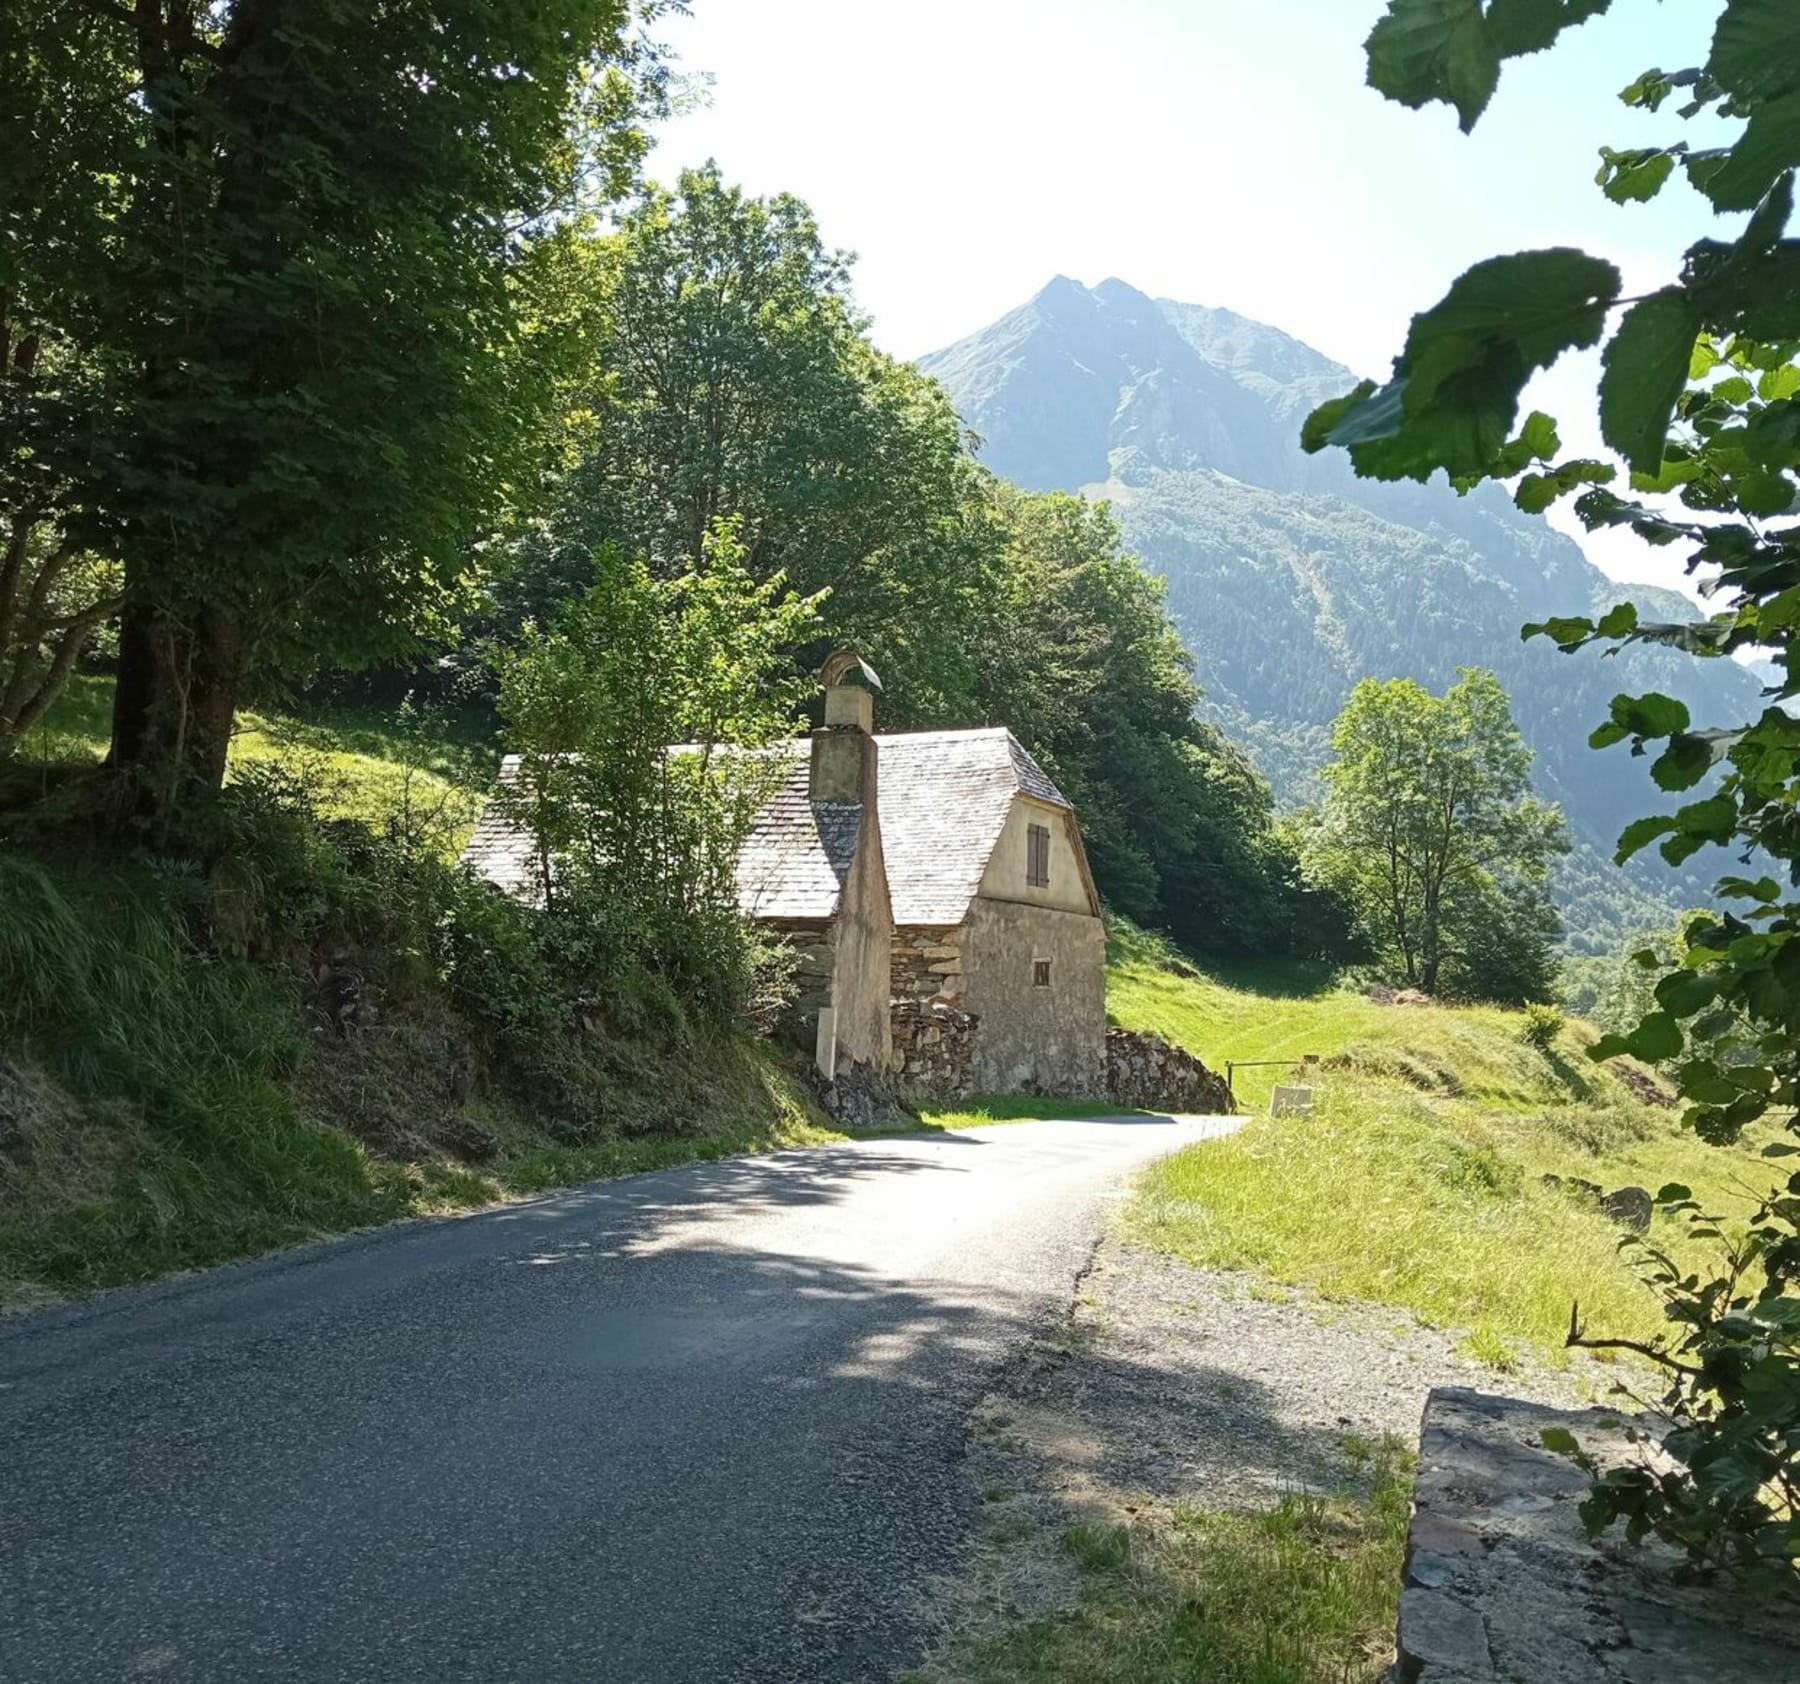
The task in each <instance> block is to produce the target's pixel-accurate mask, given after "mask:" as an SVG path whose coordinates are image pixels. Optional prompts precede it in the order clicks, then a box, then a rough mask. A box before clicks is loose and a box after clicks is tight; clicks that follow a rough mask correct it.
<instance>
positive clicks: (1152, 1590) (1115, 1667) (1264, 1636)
mask: <svg viewBox="0 0 1800 1684" xmlns="http://www.w3.org/2000/svg"><path fill="white" fill-rule="evenodd" d="M1345 1450H1346V1453H1347V1455H1348V1457H1349V1458H1350V1459H1351V1461H1352V1463H1353V1467H1354V1472H1353V1475H1352V1477H1351V1478H1350V1479H1348V1480H1347V1481H1346V1483H1345V1485H1344V1487H1343V1488H1342V1489H1340V1490H1338V1491H1337V1492H1335V1493H1333V1494H1331V1495H1329V1496H1327V1495H1320V1494H1315V1493H1309V1492H1291V1493H1288V1494H1285V1495H1283V1496H1282V1497H1281V1498H1280V1499H1279V1500H1278V1501H1276V1502H1275V1503H1273V1504H1272V1505H1269V1506H1267V1507H1264V1508H1261V1509H1256V1510H1250V1511H1218V1510H1209V1509H1203V1508H1196V1507H1192V1506H1189V1505H1182V1504H1177V1505H1175V1506H1174V1507H1172V1508H1165V1507H1160V1506H1152V1507H1147V1508H1145V1509H1143V1510H1141V1511H1140V1512H1139V1514H1138V1515H1137V1516H1135V1517H1134V1518H1133V1519H1132V1520H1131V1521H1130V1522H1129V1523H1128V1524H1121V1525H1097V1524H1090V1523H1077V1524H1075V1525H1072V1526H1069V1527H1067V1528H1066V1529H1064V1530H1063V1532H1062V1533H1061V1536H1060V1540H1059V1543H1060V1548H1061V1550H1062V1551H1063V1553H1064V1554H1065V1555H1066V1556H1067V1557H1068V1558H1069V1559H1070V1560H1072V1561H1073V1563H1074V1564H1075V1567H1076V1569H1077V1572H1078V1585H1079V1590H1078V1599H1077V1601H1076V1603H1075V1605H1074V1606H1073V1607H1072V1608H1066V1609H1063V1610H1060V1611H1058V1612H1055V1613H1051V1614H1048V1615H1044V1616H1041V1617H1039V1618H1036V1619H1032V1620H1028V1621H1025V1622H1023V1623H1017V1624H1011V1625H1007V1626H1004V1627H1003V1628H1002V1629H1001V1630H1000V1631H998V1632H997V1633H993V1634H984V1635H981V1636H976V1637H972V1638H964V1639H962V1640H960V1641H957V1642H955V1643H953V1644H952V1645H951V1646H950V1647H949V1648H948V1649H947V1650H946V1651H945V1652H944V1653H943V1654H942V1655H941V1656H939V1657H937V1658H936V1659H935V1660H934V1661H933V1663H932V1665H931V1666H930V1667H928V1668H927V1669H926V1670H925V1671H923V1672H921V1673H919V1674H917V1675H915V1677H916V1679H917V1681H918V1684H937V1681H940V1680H948V1679H951V1678H955V1679H959V1680H964V1681H966V1684H1114V1681H1117V1680H1124V1679H1129V1680H1131V1681H1132V1684H1195V1681H1196V1680H1202V1679H1203V1680H1205V1681H1206V1684H1376V1681H1377V1680H1379V1679H1383V1678H1385V1677H1386V1676H1387V1672H1388V1667H1389V1663H1390V1661H1391V1658H1392V1654H1393V1632H1394V1620H1395V1613H1396V1609H1397V1604H1398V1598H1399V1586H1400V1559H1401V1554H1402V1551H1403V1549H1404V1545H1405V1536H1406V1523H1407V1515H1408V1511H1409V1505H1410V1501H1411V1493H1412V1475H1411V1464H1410V1458H1408V1457H1407V1456H1406V1455H1405V1454H1404V1453H1403V1452H1402V1451H1401V1450H1400V1449H1399V1447H1398V1446H1396V1445H1393V1444H1391V1443H1382V1444H1377V1445H1358V1444H1354V1443H1350V1444H1346V1446H1345Z"/></svg>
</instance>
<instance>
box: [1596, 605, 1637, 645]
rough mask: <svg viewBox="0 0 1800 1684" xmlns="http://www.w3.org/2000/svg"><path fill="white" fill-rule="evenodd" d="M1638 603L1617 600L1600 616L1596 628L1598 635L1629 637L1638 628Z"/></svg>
mask: <svg viewBox="0 0 1800 1684" xmlns="http://www.w3.org/2000/svg"><path fill="white" fill-rule="evenodd" d="M1637 625H1638V611H1637V604H1636V603H1632V602H1616V603H1614V604H1613V606H1612V607H1611V608H1609V609H1607V611H1606V612H1605V613H1604V614H1603V615H1601V616H1600V623H1599V625H1597V626H1596V627H1595V628H1594V635H1595V636H1596V637H1628V636H1629V635H1630V634H1631V633H1632V632H1634V631H1636V630H1637Z"/></svg>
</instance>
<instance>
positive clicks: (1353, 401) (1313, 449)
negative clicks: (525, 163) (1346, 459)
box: [1300, 380, 1375, 455]
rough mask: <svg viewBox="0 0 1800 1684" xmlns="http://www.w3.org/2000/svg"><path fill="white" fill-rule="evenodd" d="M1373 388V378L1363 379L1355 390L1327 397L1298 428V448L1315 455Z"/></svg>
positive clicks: (1329, 440)
mask: <svg viewBox="0 0 1800 1684" xmlns="http://www.w3.org/2000/svg"><path fill="white" fill-rule="evenodd" d="M1374 390H1375V382H1374V381H1373V380H1365V381H1363V382H1362V384H1361V385H1359V386H1358V387H1357V388H1356V390H1355V391H1353V392H1346V393H1345V394H1344V395H1343V396H1342V397H1341V398H1329V399H1327V400H1326V401H1325V402H1324V403H1322V404H1320V405H1319V407H1318V408H1317V409H1315V410H1314V411H1313V412H1312V414H1310V415H1309V416H1307V418H1306V420H1305V421H1304V422H1303V423H1302V424H1301V428H1300V448H1301V449H1302V450H1304V451H1306V452H1307V453H1308V454H1309V455H1316V454H1317V453H1318V452H1319V451H1321V450H1323V449H1324V448H1325V447H1326V445H1328V444H1329V443H1330V442H1331V435H1332V433H1333V431H1335V429H1336V428H1337V425H1338V423H1339V422H1341V421H1342V420H1343V419H1344V416H1345V415H1346V414H1348V413H1349V411H1350V410H1352V409H1354V408H1355V407H1356V406H1357V405H1358V404H1359V403H1361V402H1362V401H1363V399H1364V398H1366V397H1368V396H1369V395H1370V393H1372V392H1373V391H1374Z"/></svg>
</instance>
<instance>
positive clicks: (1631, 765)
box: [920, 277, 1759, 950]
mask: <svg viewBox="0 0 1800 1684" xmlns="http://www.w3.org/2000/svg"><path fill="white" fill-rule="evenodd" d="M920 366H921V368H923V369H924V371H925V372H927V373H928V374H931V375H933V376H934V377H935V378H937V379H938V380H940V381H941V382H942V383H943V384H944V385H945V387H946V388H947V389H948V391H949V393H950V396H951V399H952V401H953V402H954V403H955V404H956V406H957V409H958V411H959V413H960V414H961V416H962V418H963V420H964V421H965V422H966V423H967V425H968V426H969V427H971V428H972V429H973V430H974V431H975V433H976V434H977V435H979V437H980V439H981V441H982V442H981V446H980V451H979V454H980V457H981V460H982V461H983V462H984V463H986V464H987V465H988V466H989V467H991V468H992V469H993V470H994V471H995V472H996V473H1000V474H1003V475H1006V476H1007V477H1009V478H1011V479H1014V480H1016V481H1018V482H1019V483H1020V484H1022V485H1026V486H1031V487H1061V488H1063V489H1067V490H1076V489H1081V490H1086V491H1087V492H1089V493H1090V494H1092V495H1095V496H1102V497H1106V498H1109V499H1110V500H1111V501H1112V504H1113V511H1114V514H1115V515H1116V517H1117V518H1118V520H1119V523H1120V526H1121V528H1122V531H1123V534H1124V538H1125V543H1126V545H1127V547H1128V548H1130V549H1132V550H1134V551H1136V552H1137V553H1138V554H1139V555H1140V556H1141V557H1142V558H1143V559H1144V561H1145V562H1146V563H1147V564H1148V565H1149V566H1150V567H1151V568H1152V569H1153V570H1154V571H1156V572H1158V573H1160V574H1162V575H1163V576H1164V577H1165V578H1166V580H1167V581H1168V603H1169V608H1170V612H1171V614H1172V616H1173V618H1174V621H1175V623H1176V626H1177V627H1178V629H1179V630H1180V632H1181V635H1182V637H1183V639H1184V640H1185V641H1186V643H1187V645H1188V647H1189V648H1190V649H1191V650H1192V651H1193V654H1194V657H1195V663H1196V676H1197V677H1198V679H1199V681H1200V684H1201V687H1202V689H1203V690H1204V692H1205V698H1206V699H1205V701H1204V703H1203V704H1202V708H1203V712H1204V713H1205V714H1206V716H1207V717H1209V718H1211V719H1213V720H1215V721H1216V722H1217V723H1219V724H1220V725H1222V726H1223V727H1224V728H1225V730H1226V732H1227V733H1228V734H1229V735H1230V736H1231V737H1232V738H1234V739H1235V740H1237V741H1239V742H1242V743H1244V744H1245V745H1246V746H1247V747H1248V748H1249V750H1250V751H1251V754H1252V757H1253V758H1254V760H1255V761H1256V763H1257V765H1258V767H1259V769H1260V770H1261V771H1262V772H1263V774H1264V775H1265V776H1266V777H1268V778H1269V779H1270V781H1271V782H1272V784H1273V785H1274V787H1275V790H1276V793H1277V795H1278V796H1279V797H1281V798H1282V799H1283V800H1284V801H1287V802H1300V801H1306V800H1310V799H1311V798H1312V797H1313V796H1314V795H1315V794H1316V783H1315V778H1314V775H1315V774H1316V772H1317V770H1318V768H1319V767H1320V765H1321V764H1322V762H1323V760H1324V758H1325V754H1326V748H1327V740H1328V737H1329V734H1330V727H1331V722H1332V720H1333V718H1334V717H1335V716H1336V714H1337V713H1338V710H1339V709H1340V708H1341V707H1342V706H1343V704H1344V700H1345V698H1346V697H1347V696H1348V694H1349V692H1350V690H1351V688H1352V687H1353V686H1354V685H1355V684H1356V682H1357V680H1358V679H1360V678H1362V677H1364V676H1374V677H1378V678H1385V677H1391V676H1404V677H1410V678H1414V679H1416V680H1418V681H1419V682H1420V683H1422V684H1424V685H1426V686H1427V687H1428V688H1431V689H1433V690H1441V689H1442V688H1443V687H1444V686H1445V685H1446V684H1448V683H1450V682H1453V681H1454V679H1455V677H1456V672H1457V669H1458V668H1459V667H1463V666H1482V667H1487V668H1490V669H1491V670H1493V671H1494V672H1495V673H1496V674H1497V675H1498V676H1499V678H1500V680H1501V683H1502V684H1503V685H1504V686H1505V688H1506V690H1507V691H1508V692H1509V693H1510V695H1511V696H1512V697H1513V700H1514V706H1515V709H1516V711H1517V715H1518V719H1519V723H1520V726H1521V728H1522V729H1523V731H1524V734H1525V737H1526V740H1527V741H1528V742H1529V743H1530V744H1531V746H1532V748H1533V749H1534V750H1535V751H1536V755H1537V761H1536V767H1535V777H1536V782H1537V786H1538V788H1539V790H1540V791H1541V792H1542V793H1543V794H1544V795H1545V796H1547V797H1548V798H1550V799H1552V800H1556V801H1559V802H1560V803H1561V804H1562V805H1563V807H1564V809H1565V811H1566V812H1567V814H1568V816H1569V820H1570V825H1571V829H1572V832H1573V835H1574V841H1575V848H1574V851H1573V852H1572V854H1571V855H1570V857H1569V858H1568V860H1567V861H1566V862H1565V863H1564V865H1563V866H1562V867H1561V869H1560V874H1559V879H1558V885H1559V898H1560V900H1561V901H1562V903H1563V907H1564V913H1565V918H1566V920H1567V923H1568V926H1569V930H1570V935H1571V941H1572V945H1574V946H1575V947H1576V948H1577V949H1578V950H1580V949H1591V950H1600V949H1604V948H1607V947H1610V946H1615V945H1616V944H1617V943H1618V941H1619V940H1620V939H1622V938H1623V937H1625V936H1626V935H1628V934H1630V933H1631V932H1632V931H1633V930H1634V929H1636V928H1639V927H1642V926H1643V925H1645V924H1647V923H1654V922H1658V921H1666V909H1667V908H1668V906H1670V905H1672V904H1693V903H1694V902H1695V901H1697V900H1698V899H1700V898H1702V897H1703V894H1704V890H1703V887H1702V880H1701V878H1699V877H1693V878H1691V879H1690V878H1688V877H1684V876H1681V875H1679V874H1676V873H1673V872H1671V871H1670V870H1669V869H1668V868H1667V867H1664V866H1663V865H1662V864H1661V863H1660V862H1658V861H1655V860H1654V859H1652V858H1650V857H1649V856H1641V857H1640V860H1639V861H1637V862H1634V866H1633V869H1632V870H1631V871H1630V872H1629V873H1619V872H1616V871H1615V870H1614V869H1613V868H1612V867H1611V865H1610V863H1609V856H1610V855H1611V853H1612V849H1613V844H1614V840H1615V838H1616V836H1617V833H1618V832H1619V830H1620V829H1621V828H1622V827H1623V826H1624V824H1625V823H1626V822H1627V821H1628V820H1630V819H1631V818H1633V817H1635V816H1636V815H1638V814H1639V813H1642V812H1644V811H1646V810H1647V809H1649V808H1652V807H1655V806H1657V805H1658V796H1657V792H1656V791H1655V789H1654V788H1653V786H1652V785H1651V783H1650V780H1649V778H1648V776H1647V775H1646V774H1645V773H1644V771H1643V769H1642V765H1641V763H1639V762H1633V761H1630V760H1628V759H1626V758H1624V757H1622V756H1611V757H1599V756H1595V755H1593V754H1591V753H1590V752H1589V751H1588V749H1587V747H1586V740H1587V734H1588V732H1589V731H1590V730H1592V728H1593V727H1594V726H1595V725H1596V724H1598V723H1599V722H1600V721H1601V720H1602V719H1603V718H1605V716H1606V710H1607V703H1608V701H1609V700H1610V698H1611V697H1612V695H1613V694H1614V693H1615V692H1617V691H1619V690H1622V689H1631V690H1661V691H1664V692H1666V693H1668V694H1670V695H1674V696H1678V697H1680V698H1682V699H1683V700H1684V701H1686V702H1687V703H1688V704H1689V706H1690V707H1691V708H1692V710H1693V714H1694V717H1695V718H1696V720H1698V721H1700V722H1702V723H1709V722H1712V721H1714V720H1731V719H1737V718H1740V717H1743V716H1744V715H1745V713H1746V711H1749V712H1754V711H1755V710H1756V708H1757V706H1758V704H1757V701H1756V695H1757V691H1758V688H1759V684H1758V680H1757V679H1756V678H1754V677H1753V676H1752V675H1751V674H1750V673H1749V672H1747V671H1746V670H1745V669H1743V668H1741V667H1738V666H1737V665H1735V664H1734V663H1731V662H1729V661H1712V662H1705V663H1701V662H1695V661H1692V660H1689V659H1685V658H1684V657H1682V656H1680V655H1678V654H1676V653H1674V652H1672V651H1668V650H1663V649H1657V648H1651V647H1646V646H1643V645H1637V646H1634V647H1632V648H1630V649H1627V650H1624V651H1622V652H1621V653H1620V654H1619V656H1618V658H1617V659H1616V660H1614V661H1612V662H1608V663H1605V664H1599V663H1594V662H1585V663H1583V662H1573V661H1568V660H1566V659H1564V658H1563V657H1562V656H1561V655H1559V654H1558V653H1557V652H1556V651H1555V650H1554V649H1552V648H1550V647H1549V646H1548V645H1546V644H1545V643H1543V642H1542V641H1538V642H1535V643H1531V644H1526V643H1524V642H1522V641H1521V640H1520V637H1519V628H1520V627H1521V626H1522V625H1524V624H1525V623H1526V622H1527V621H1532V620H1541V619H1544V618H1546V617H1548V616H1550V615H1554V614H1571V613H1572V614H1586V613H1589V612H1591V611H1593V610H1594V609H1595V608H1596V607H1600V606H1604V605H1608V604H1610V603H1612V602H1614V601H1619V600H1623V599H1625V598H1627V597H1630V598H1633V599H1635V600H1637V601H1638V602H1640V604H1644V605H1645V606H1646V607H1648V608H1649V609H1650V610H1651V612H1652V614H1653V616H1654V617H1660V618H1687V617H1690V616H1691V613H1692V610H1691V609H1689V608H1688V607H1687V606H1686V605H1685V604H1684V602H1683V601H1682V599H1680V598H1679V597H1676V596H1674V595H1673V593H1669V592H1665V591H1655V590H1641V589H1628V588H1627V587H1623V586H1618V585H1615V584H1613V583H1612V582H1611V581H1610V580H1608V579H1607V578H1606V577H1605V576H1604V575H1603V574H1602V573H1601V572H1600V571H1599V570H1598V569H1597V568H1596V567H1594V566H1593V564H1592V563H1590V562H1589V561H1588V560H1587V558H1586V557H1585V556H1584V555H1583V554H1582V552H1581V550H1580V549H1579V547H1578V546H1577V545H1576V544H1575V543H1573V542H1572V541H1571V540H1570V539H1568V538H1566V537H1564V536H1562V535H1561V534H1560V533H1558V532H1556V531H1554V530H1553V529H1552V528H1551V527H1550V526H1549V525H1548V524H1547V523H1546V522H1545V521H1544V520H1543V519H1541V518H1540V517H1537V516H1532V515H1526V514H1521V513H1520V512H1519V511H1518V510H1517V509H1515V508H1514V507H1513V506H1512V504H1511V502H1510V501H1509V500H1508V499H1507V498H1506V496H1505V495H1504V494H1503V493H1501V492H1500V491H1499V490H1497V489H1496V488H1494V487H1491V486H1489V487H1484V488H1482V489H1481V490H1479V491H1477V492H1475V493H1473V494H1472V495H1470V496H1468V497H1458V496H1457V495H1456V494H1455V493H1454V492H1452V491H1451V490H1450V489H1449V488H1448V487H1447V486H1445V485H1444V484H1443V482H1442V481H1439V482H1437V483H1435V484H1433V485H1430V486H1418V485H1390V484H1382V483H1379V482H1376V481H1370V480H1360V479H1357V478H1356V477H1355V476H1354V474H1353V473H1352V472H1351V470H1350V465H1349V462H1348V460H1347V458H1345V457H1344V456H1343V454H1342V453H1341V452H1327V453H1325V454H1323V455H1320V456H1316V457H1314V456H1307V455H1304V454H1303V453H1302V452H1301V449H1300V444H1299V428H1300V422H1301V420H1302V419H1303V418H1304V416H1305V415H1306V414H1307V412H1308V411H1309V410H1310V409H1311V408H1312V407H1313V406H1315V405H1316V404H1318V403H1319V402H1321V401H1323V400H1324V399H1325V398H1327V397H1330V396H1333V395H1335V394H1337V393H1340V392H1343V391H1345V390H1346V389H1348V387H1349V386H1350V385H1351V384H1353V383H1354V378H1355V377H1354V376H1353V375H1352V374H1351V373H1350V371H1348V370H1347V369H1344V368H1342V367H1341V366H1340V365H1338V364H1336V363H1333V362H1332V361H1331V360H1330V359H1328V358H1326V357H1323V356H1321V355H1319V353H1317V352H1316V351H1313V350H1311V349H1310V348H1309V347H1307V346H1305V345H1303V344H1301V343H1299V342H1298V341H1297V340H1295V339H1292V338H1290V337H1289V336H1288V335H1286V334H1283V333H1281V332H1280V331H1279V330H1277V329H1275V328H1272V327H1268V326H1266V325H1264V324H1262V323H1259V322H1254V321H1251V320H1248V319H1247V318H1245V317H1242V316H1238V315H1235V314H1233V313H1232V312H1231V311H1228V310H1216V309H1206V308H1203V307H1201V306H1198V305H1191V304H1180V303H1175V302H1172V301H1167V300H1153V299H1151V298H1149V297H1147V296H1146V295H1145V294H1143V293H1141V292H1139V291H1137V290H1136V289H1135V288H1133V287H1130V286H1128V285H1126V284H1125V283H1124V282H1123V281H1118V280H1108V281H1103V282H1102V283H1100V285H1098V286H1096V287H1094V288H1091V289H1089V288H1086V287H1083V286H1081V285H1079V284H1078V283H1076V282H1074V281H1071V280H1068V279H1066V278H1061V277H1059V278H1058V279H1056V280H1054V281H1052V282H1051V283H1050V284H1049V285H1048V286H1047V287H1045V288H1044V290H1043V291H1042V292H1040V293H1039V294H1038V295H1037V297H1036V298H1034V299H1032V300H1031V301H1030V302H1029V303H1028V304H1025V305H1023V306H1022V307H1021V308H1019V309H1017V310H1014V311H1013V312H1011V313H1010V314H1009V315H1007V316H1005V317H1003V318H1002V319H1001V320H1000V321H998V322H996V323H994V324H993V325H992V326H990V327H988V328H985V329H983V330H982V331H981V332H979V333H977V334H975V335H973V336H972V337H970V338H968V339H965V340H963V341H961V342H960V343H958V344H956V345H953V346H951V347H949V348H948V349H946V350H943V351H940V352H937V353H934V354H933V355H931V356H929V357H926V358H925V359H923V361H922V362H921V365H920ZM1664 804H1665V805H1666V802H1665V803H1664Z"/></svg>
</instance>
